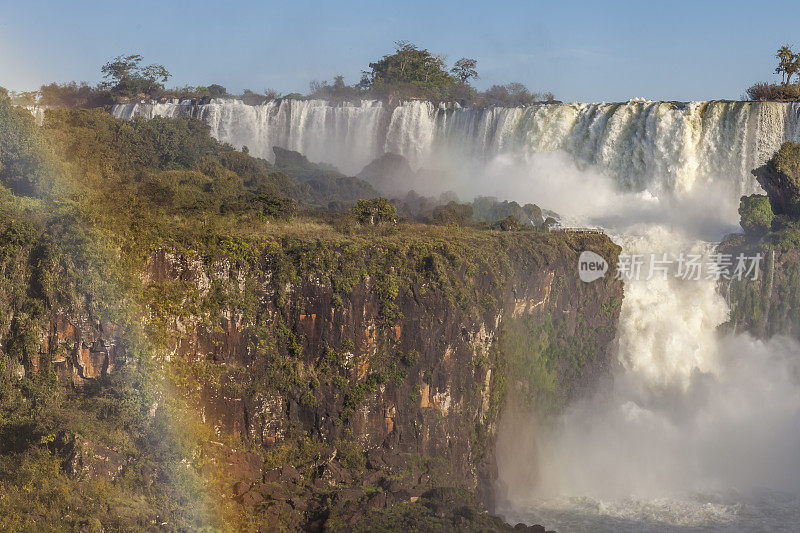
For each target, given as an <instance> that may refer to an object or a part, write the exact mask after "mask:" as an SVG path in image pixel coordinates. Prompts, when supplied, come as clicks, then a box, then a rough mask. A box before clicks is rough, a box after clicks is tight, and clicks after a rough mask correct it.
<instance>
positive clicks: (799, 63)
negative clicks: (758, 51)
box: [775, 44, 800, 85]
mask: <svg viewBox="0 0 800 533" xmlns="http://www.w3.org/2000/svg"><path fill="white" fill-rule="evenodd" d="M775 58H776V59H777V60H778V66H777V67H775V72H776V73H778V74H780V75H781V82H782V83H783V84H784V85H787V84H789V83H791V81H792V77H793V76H794V75H795V74H798V77H800V73H798V71H800V53H797V54H796V53H794V52H793V51H792V49H791V47H790V46H789V45H788V44H785V45H783V46H781V47H780V48H778V51H777V53H776V54H775Z"/></svg>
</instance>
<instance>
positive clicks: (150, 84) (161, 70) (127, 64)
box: [11, 41, 555, 108]
mask: <svg viewBox="0 0 800 533" xmlns="http://www.w3.org/2000/svg"><path fill="white" fill-rule="evenodd" d="M143 60H144V59H143V57H142V56H141V55H140V54H128V55H121V56H118V57H116V58H114V59H113V60H111V61H109V62H108V63H106V64H105V65H103V66H102V67H101V69H100V70H101V72H102V74H103V77H104V78H105V81H104V82H102V83H100V84H98V85H96V86H91V85H89V84H87V83H85V82H83V83H80V84H78V83H76V82H69V83H63V84H58V83H51V84H48V85H42V86H41V87H40V88H39V89H38V90H36V91H25V92H21V93H15V94H13V95H11V96H12V99H13V101H14V103H16V104H18V105H34V104H40V105H46V106H53V107H70V108H74V107H88V108H93V107H107V106H110V105H113V104H115V103H124V102H129V101H132V100H133V101H135V100H142V99H147V100H154V101H166V100H168V99H173V98H177V99H181V100H194V101H195V102H197V103H208V102H209V101H210V100H211V99H212V98H239V99H241V100H242V101H243V102H244V103H245V104H248V105H260V104H263V103H264V102H266V101H269V100H276V99H281V98H286V99H303V98H321V99H326V100H334V101H355V100H360V99H381V100H387V101H390V102H397V101H398V100H404V99H426V100H431V101H434V102H459V103H461V104H462V105H478V106H489V105H499V106H528V105H532V104H535V103H539V102H553V101H555V99H554V96H553V94H552V93H533V92H530V91H529V90H528V89H527V88H526V87H525V86H524V85H523V84H521V83H516V82H515V83H508V84H505V85H493V86H492V87H491V88H490V89H489V90H487V91H486V92H483V93H482V92H479V91H477V90H476V89H475V88H474V87H472V86H471V85H470V81H471V80H475V79H478V77H479V76H478V70H477V66H478V62H477V60H475V59H470V58H461V59H459V60H457V61H456V62H455V63H454V64H453V66H452V67H451V68H450V69H448V68H447V65H446V63H445V58H444V57H443V56H440V55H437V54H434V53H432V52H430V51H428V50H427V49H424V48H420V47H418V46H417V45H415V44H412V43H409V42H406V41H399V42H397V43H396V49H395V51H394V52H393V53H391V54H386V55H384V56H383V57H382V58H381V59H379V60H378V61H375V62H372V63H370V64H369V70H367V71H364V73H363V74H364V75H363V77H362V79H361V81H360V82H359V83H357V84H354V85H348V84H347V83H346V82H345V80H344V76H341V75H338V76H334V78H333V80H332V81H331V82H328V81H311V82H310V83H309V91H308V93H307V94H305V95H304V94H300V93H296V92H294V93H288V94H284V95H281V94H279V93H278V92H276V91H274V90H272V89H264V90H262V91H253V90H251V89H245V90H244V91H243V92H242V94H239V95H236V94H229V93H228V91H227V89H226V88H225V87H223V86H222V85H219V84H216V83H213V84H209V85H198V86H186V87H175V88H170V89H167V88H166V87H165V83H166V82H167V81H168V80H169V78H170V77H171V75H170V73H169V71H168V70H167V69H166V67H164V66H163V65H159V64H151V65H143V64H142V62H143Z"/></svg>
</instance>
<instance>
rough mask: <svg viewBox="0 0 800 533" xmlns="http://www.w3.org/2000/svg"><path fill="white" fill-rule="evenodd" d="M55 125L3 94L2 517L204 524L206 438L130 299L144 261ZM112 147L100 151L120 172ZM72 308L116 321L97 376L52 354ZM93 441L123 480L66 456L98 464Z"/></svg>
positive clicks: (55, 524) (67, 524) (73, 523)
mask: <svg viewBox="0 0 800 533" xmlns="http://www.w3.org/2000/svg"><path fill="white" fill-rule="evenodd" d="M62 133H63V132H62ZM52 134H55V132H54V131H52V130H51V131H49V132H47V133H45V132H43V131H41V130H39V128H37V126H36V125H35V124H34V122H33V120H32V118H31V116H30V114H29V113H27V112H26V111H25V110H23V109H18V108H16V107H14V106H13V105H11V102H10V100H9V99H8V98H7V97H3V96H2V95H0V169H1V170H0V228H2V229H0V235H1V236H0V262H2V275H0V299H2V301H3V309H4V313H3V315H2V318H0V322H2V326H0V335H1V336H2V345H3V350H2V351H0V369H1V370H2V372H0V435H2V438H0V442H2V445H0V464H2V468H0V479H1V480H2V483H0V487H2V489H0V499H2V501H3V513H2V517H0V529H3V530H9V531H17V530H33V529H37V530H57V529H76V530H78V529H87V528H95V529H96V528H97V527H98V526H100V525H101V524H102V527H105V528H112V529H146V528H149V527H152V525H153V524H154V523H155V521H156V520H159V521H162V522H163V521H166V522H167V523H168V524H171V526H172V527H173V528H175V529H197V528H201V527H204V526H206V525H209V524H211V523H212V522H213V516H212V510H213V505H211V503H210V501H209V499H208V494H207V493H206V492H205V487H204V485H203V483H202V481H201V476H200V474H199V472H198V470H196V469H195V468H194V467H192V466H189V465H187V463H186V458H187V457H191V455H192V454H193V453H194V451H195V446H196V443H194V442H193V441H192V438H190V437H189V436H188V434H187V432H186V431H185V426H184V424H183V423H182V422H181V420H182V415H181V414H180V411H181V406H180V404H178V403H174V402H172V401H171V400H170V399H169V398H167V397H166V396H164V394H163V388H162V386H161V381H160V380H159V379H158V376H157V375H156V373H155V372H154V364H153V363H154V359H153V346H152V344H151V343H150V341H149V340H148V339H147V338H146V337H145V336H144V335H143V330H142V328H141V324H140V322H139V321H140V317H141V316H143V314H144V313H143V310H142V308H141V307H140V303H139V302H137V301H136V300H131V299H129V295H130V294H132V293H133V294H135V287H136V286H138V284H139V282H140V281H139V277H138V274H136V271H137V269H138V262H137V260H136V257H135V256H133V255H131V254H130V253H126V252H124V251H122V250H121V249H120V248H118V245H119V244H121V243H122V242H124V237H123V235H122V233H121V234H120V235H119V237H120V239H111V240H110V239H109V230H110V229H111V228H112V226H110V225H106V224H105V223H103V222H99V221H101V220H103V219H105V218H106V217H105V215H104V214H103V211H104V209H103V208H99V206H97V205H95V203H94V202H93V200H95V199H96V198H97V197H96V196H91V195H87V194H86V191H87V189H86V188H84V187H85V185H87V184H88V182H86V181H84V180H83V179H76V178H78V175H76V174H73V172H72V171H73V170H74V166H73V165H71V164H70V163H68V162H65V161H64V159H62V157H61V154H60V153H59V149H58V148H55V149H53V148H51V144H50V142H49V141H50V140H52V139H51V137H50V136H51V135H52ZM61 141H65V139H63V138H62V139H61ZM68 145H69V146H70V147H71V148H76V147H77V146H76V145H75V144H68ZM98 148H99V147H98V146H97V145H95V146H93V147H91V149H93V150H98ZM84 149H89V147H84ZM80 154H81V152H80V151H78V154H76V156H78V157H79V156H80ZM106 156H107V153H99V154H98V155H97V156H96V159H97V160H101V161H104V164H103V165H102V166H103V168H102V170H104V171H106V172H107V174H106V175H111V174H112V172H113V171H112V167H111V166H110V165H108V163H109V162H108V161H105V160H104V158H105V157H106ZM81 176H85V175H81ZM96 179H102V178H101V176H96ZM106 207H110V206H106ZM121 252H122V253H121ZM63 316H71V317H75V318H74V320H76V321H77V320H84V321H85V323H86V324H95V323H99V322H102V321H106V320H108V321H111V322H113V323H114V324H115V325H116V327H117V328H118V329H119V331H120V332H121V333H120V337H119V339H120V348H121V349H124V351H125V355H126V359H127V363H126V364H125V365H124V366H123V367H122V368H121V369H120V370H119V371H118V372H115V373H114V374H113V375H109V376H106V377H104V378H102V379H98V380H96V382H95V383H94V384H93V385H92V386H91V387H88V388H85V389H76V388H73V387H70V386H65V385H68V382H67V383H65V382H64V381H63V379H64V378H66V379H69V376H61V375H59V372H57V371H56V370H55V368H54V367H53V365H52V364H51V361H53V360H54V359H55V357H56V356H60V355H63V354H64V353H69V351H70V350H71V349H72V348H73V347H72V346H68V345H61V344H56V343H46V344H43V342H42V341H43V339H44V338H45V336H46V335H49V332H50V330H49V327H50V325H53V324H55V323H56V321H57V320H58V319H59V317H63ZM45 347H46V348H45ZM37 369H38V370H37ZM94 453H100V454H105V455H107V456H111V457H113V458H117V459H113V460H112V461H117V460H119V461H121V462H120V463H118V464H119V468H120V471H119V473H118V475H116V477H115V478H114V480H113V482H112V480H111V478H103V479H99V480H95V479H94V478H93V477H92V476H93V474H92V473H91V468H93V467H90V470H89V471H88V472H84V471H82V470H81V469H75V468H73V467H70V466H68V464H72V463H70V462H69V461H67V459H69V458H70V457H73V458H75V459H74V460H75V461H78V463H77V464H84V465H91V464H93V463H92V458H91V457H92V455H93V454H94ZM71 454H72V455H71ZM109 464H110V465H114V464H117V463H113V462H111V463H109ZM123 467H124V468H123ZM112 468H113V466H112ZM86 478H88V480H89V481H92V482H87V479H86Z"/></svg>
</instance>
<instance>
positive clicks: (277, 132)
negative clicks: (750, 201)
mask: <svg viewBox="0 0 800 533" xmlns="http://www.w3.org/2000/svg"><path fill="white" fill-rule="evenodd" d="M114 113H115V114H116V115H117V116H121V117H126V118H127V117H132V116H145V117H151V116H154V115H169V116H174V115H180V114H193V115H195V116H198V117H199V118H201V119H203V120H204V121H205V122H206V123H207V124H209V126H210V127H211V131H212V134H213V135H214V136H216V137H217V138H218V139H220V140H222V141H226V142H230V143H231V144H233V145H235V146H242V145H247V146H248V147H249V149H250V151H251V153H254V154H256V155H261V156H263V157H270V156H271V154H270V153H269V152H270V149H271V147H272V146H273V145H277V146H281V147H284V148H290V149H294V150H299V151H301V152H303V153H304V154H305V155H307V156H308V157H309V158H310V159H311V160H312V161H324V162H327V163H331V164H334V165H336V166H337V167H339V168H340V169H342V170H343V171H346V172H348V173H355V172H357V171H358V170H360V168H361V167H363V166H364V165H365V164H366V163H368V162H369V161H370V160H371V159H373V158H374V157H377V156H378V155H380V154H381V153H383V152H385V151H390V152H394V153H399V154H401V155H403V156H405V157H406V158H407V159H408V160H409V161H410V162H411V164H412V165H413V166H414V167H417V168H419V167H425V168H427V169H438V170H441V169H445V170H449V171H450V175H449V177H448V178H446V180H445V178H442V176H445V175H447V172H445V171H441V172H440V173H438V174H437V173H436V172H433V173H431V174H426V175H427V176H435V177H436V179H442V180H445V181H446V183H442V184H438V183H437V184H428V185H429V190H434V191H435V190H436V189H437V186H439V187H438V188H439V189H443V188H453V189H454V190H456V192H459V193H462V194H463V196H465V197H468V196H469V195H471V194H475V193H480V194H496V195H498V196H501V197H503V198H507V199H510V200H516V201H518V202H520V203H524V202H537V203H539V204H540V205H542V206H543V207H548V208H551V209H555V210H556V211H558V212H559V213H560V214H561V215H563V217H564V218H565V219H566V220H567V221H570V223H575V224H592V225H595V224H597V225H601V226H603V227H605V228H607V230H608V231H609V233H610V234H612V235H614V240H615V241H616V242H618V243H620V244H621V245H622V246H623V247H624V250H625V251H626V252H628V253H635V252H642V253H645V254H647V253H658V254H660V253H665V252H666V253H671V254H674V255H677V254H679V253H681V252H691V251H692V250H706V249H708V247H709V246H711V244H709V243H707V242H706V241H714V240H717V239H719V238H721V237H722V235H724V234H725V233H726V232H728V231H731V230H732V229H734V228H735V227H736V220H737V214H736V205H737V203H738V198H739V195H740V194H742V193H749V192H752V191H753V190H756V189H757V184H755V183H754V181H753V179H752V176H751V175H750V170H751V169H752V168H754V167H756V166H758V165H759V164H761V163H762V162H764V161H765V160H766V159H767V158H768V157H769V155H771V154H772V153H773V152H774V151H775V150H776V149H777V148H778V147H779V146H780V144H781V143H782V142H783V141H784V140H786V139H791V140H798V141H800V105H798V104H780V103H750V102H692V103H688V104H679V103H669V102H646V101H632V102H628V103H621V104H578V103H574V104H552V105H539V106H532V107H529V108H524V109H522V108H515V109H504V108H489V109H460V108H456V109H445V108H437V107H435V106H433V105H431V104H430V103H426V102H409V103H406V104H403V105H401V106H399V107H397V108H395V109H393V110H392V111H391V115H390V116H387V114H388V110H387V108H385V107H383V106H382V105H380V104H377V103H373V102H367V103H363V104H359V105H335V106H332V105H328V104H327V103H325V102H319V101H281V102H270V103H267V104H265V105H263V106H254V107H253V106H245V105H244V104H241V103H237V102H230V101H225V102H213V103H211V104H208V105H205V106H196V107H195V106H189V105H178V104H166V105H158V106H152V105H139V104H132V105H128V106H117V107H116V108H115V109H114ZM415 185H419V184H415ZM464 193H466V194H464ZM576 275H577V273H576ZM625 291H626V293H625V299H624V301H623V304H622V311H621V316H620V326H619V341H620V342H619V344H620V349H619V355H618V356H619V360H620V363H621V364H620V367H619V370H618V372H617V373H616V375H615V386H614V390H613V393H612V394H611V395H610V397H607V398H605V399H597V398H593V399H591V401H588V402H586V403H578V404H576V405H574V406H572V407H571V409H570V410H569V411H568V412H567V413H566V414H565V415H564V417H563V418H562V419H561V420H559V423H558V424H557V425H556V426H555V427H539V426H537V424H536V422H535V421H530V420H526V421H524V422H526V423H517V424H516V425H515V427H514V428H513V431H509V430H506V431H504V432H502V433H501V438H500V443H499V447H498V460H499V461H500V467H501V468H500V473H501V478H502V481H503V482H504V483H505V484H506V485H508V486H509V489H510V492H509V494H508V496H509V502H510V503H509V505H508V506H507V507H506V508H505V509H504V513H505V516H506V517H507V518H509V519H511V520H521V521H527V522H532V523H533V522H537V523H544V524H546V525H548V527H553V528H555V529H559V530H560V531H620V530H629V531H643V530H648V531H664V530H673V531H686V530H708V529H712V530H731V531H734V530H735V531H739V530H750V529H754V530H759V529H761V530H770V529H790V528H792V527H794V526H795V525H796V524H797V523H798V522H799V521H800V499H798V497H797V494H798V493H800V483H798V480H800V453H797V450H798V449H800V430H799V429H798V428H800V384H798V378H797V376H798V375H800V366H799V365H798V363H800V347H799V346H798V344H797V343H796V342H794V341H792V340H789V339H782V338H776V339H771V340H769V341H767V342H761V341H756V340H753V339H752V338H750V337H749V336H747V335H741V334H740V335H727V336H723V337H720V336H719V335H718V333H717V331H716V327H717V326H718V325H719V324H720V323H722V322H724V321H725V320H726V317H727V314H728V308H727V304H726V303H725V300H724V299H723V298H722V297H721V296H720V295H719V292H718V291H717V287H716V282H715V281H714V280H708V279H706V280H699V281H693V280H688V281H681V280H676V279H668V280H662V279H660V278H658V277H656V278H654V279H651V280H639V281H630V282H627V283H626V289H625ZM518 422H519V421H518ZM526 465H527V466H529V467H530V468H523V466H526Z"/></svg>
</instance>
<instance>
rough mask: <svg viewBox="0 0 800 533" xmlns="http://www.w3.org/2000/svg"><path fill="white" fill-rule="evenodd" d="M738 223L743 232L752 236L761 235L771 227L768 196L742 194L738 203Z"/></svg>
mask: <svg viewBox="0 0 800 533" xmlns="http://www.w3.org/2000/svg"><path fill="white" fill-rule="evenodd" d="M739 216H740V217H741V219H740V224H741V226H742V228H743V229H744V231H745V233H747V234H748V235H751V236H753V237H756V238H758V237H761V236H762V235H764V234H765V233H767V232H768V231H769V230H770V228H771V227H772V219H773V218H774V216H775V215H774V214H773V213H772V207H771V206H770V204H769V198H768V197H767V196H765V195H763V194H752V195H750V196H742V198H741V201H740V203H739Z"/></svg>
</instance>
